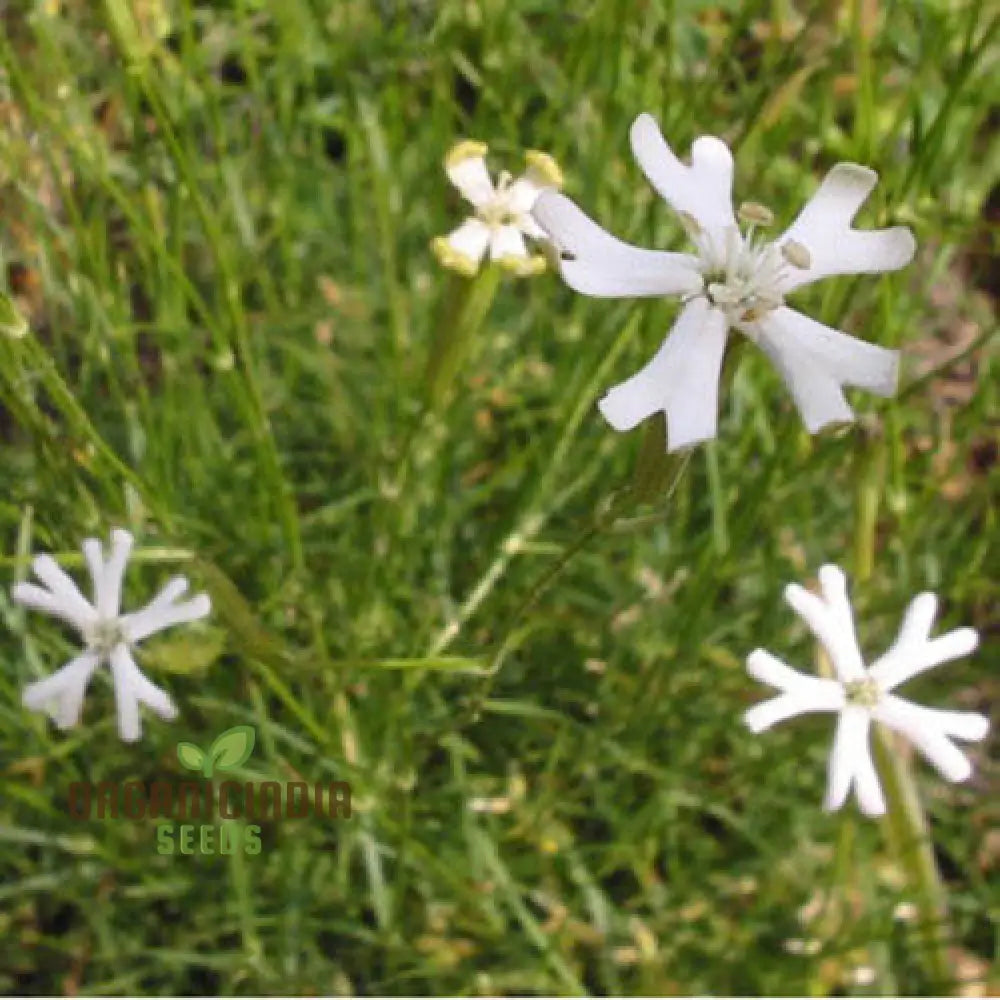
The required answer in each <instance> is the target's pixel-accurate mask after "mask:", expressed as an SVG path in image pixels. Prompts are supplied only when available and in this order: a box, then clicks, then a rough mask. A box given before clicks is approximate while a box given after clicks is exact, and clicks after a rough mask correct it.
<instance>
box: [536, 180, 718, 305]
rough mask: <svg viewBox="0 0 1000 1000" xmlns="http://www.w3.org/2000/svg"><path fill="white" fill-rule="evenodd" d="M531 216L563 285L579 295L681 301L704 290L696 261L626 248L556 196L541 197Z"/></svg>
mask: <svg viewBox="0 0 1000 1000" xmlns="http://www.w3.org/2000/svg"><path fill="white" fill-rule="evenodd" d="M532 215H533V216H534V218H535V220H536V221H537V222H538V223H539V225H540V226H541V227H542V229H543V230H544V231H545V233H546V235H547V236H548V238H549V239H550V240H551V241H552V243H553V245H554V246H555V247H556V249H557V250H558V251H559V252H560V254H561V255H562V258H563V259H562V260H561V262H560V271H561V273H562V276H563V278H564V279H565V281H566V284H568V285H569V286H570V288H572V289H574V290H575V291H578V292H580V293H581V294H583V295H592V296H595V297H597V298H627V297H633V296H638V297H642V296H654V295H655V296H659V295H685V294H694V293H696V292H699V291H700V290H701V288H702V286H703V281H702V278H701V275H700V274H699V272H698V269H697V261H696V259H695V258H694V257H692V256H690V255H689V254H680V253H664V252H660V251H656V250H644V249H642V248H641V247H637V246H633V245H632V244H631V243H626V242H624V241H623V240H620V239H618V238H617V237H616V236H612V235H611V233H609V232H607V231H605V230H604V229H602V228H601V227H600V226H599V225H598V224H597V223H596V222H594V220H593V219H591V218H590V217H589V216H588V215H587V214H586V213H585V212H583V211H582V210H581V209H580V208H579V207H578V206H577V205H576V204H575V203H574V202H573V201H571V200H570V199H569V198H567V197H566V196H565V195H562V194H559V193H558V192H557V191H546V192H544V193H543V194H542V195H541V196H540V197H539V199H538V201H537V202H535V207H534V209H533V210H532Z"/></svg>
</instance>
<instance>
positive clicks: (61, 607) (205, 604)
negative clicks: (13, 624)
mask: <svg viewBox="0 0 1000 1000" xmlns="http://www.w3.org/2000/svg"><path fill="white" fill-rule="evenodd" d="M131 549H132V536H131V535H130V534H129V533H128V532H127V531H121V530H115V531H112V532H111V552H110V554H109V556H108V558H107V559H105V558H104V555H103V553H102V551H101V543H100V542H99V541H98V540H97V539H96V538H88V539H86V541H84V543H83V555H84V558H85V560H86V562H87V568H88V569H89V570H90V576H91V579H92V580H93V584H94V600H93V603H90V602H89V601H87V599H86V598H85V597H84V596H83V594H81V593H80V590H79V588H78V587H77V585H76V584H75V583H74V582H73V580H72V579H71V578H70V576H69V575H68V574H67V573H66V572H65V571H64V570H63V569H62V568H60V566H59V564H58V563H57V562H56V561H55V559H53V558H52V556H49V555H41V556H36V557H35V559H34V561H33V562H32V564H31V565H32V569H33V570H34V571H35V576H37V577H38V579H39V580H40V581H41V582H42V583H43V584H45V586H44V587H39V586H37V585H36V584H34V583H19V584H17V586H15V587H14V590H13V597H14V600H15V601H18V602H19V603H21V604H24V605H25V606H26V607H29V608H34V609H35V610H36V611H45V612H47V613H48V614H50V615H53V616H54V617H56V618H61V619H62V620H63V621H65V622H68V623H69V624H70V625H72V626H73V628H75V629H76V630H77V631H78V632H79V633H80V636H81V638H82V639H83V644H84V646H85V647H86V648H85V649H84V650H83V652H82V653H80V655H79V656H77V657H75V658H74V659H72V660H70V662H69V663H67V664H66V665H65V666H64V667H63V668H62V669H61V670H58V671H57V672H56V673H54V674H52V675H51V676H50V677H46V678H45V679H44V680H40V681H36V682H35V683H33V684H29V685H28V686H27V687H26V688H25V689H24V694H23V697H22V700H23V702H24V705H25V706H26V707H27V708H30V709H33V710H35V711H49V713H50V714H51V716H52V718H53V719H54V720H55V722H56V725H58V726H59V728H60V729H68V728H70V727H71V726H74V725H76V723H77V722H78V721H79V719H80V712H81V710H82V708H83V699H84V695H85V694H86V690H87V684H88V683H89V682H90V678H91V676H92V675H93V673H94V671H95V670H97V668H98V667H99V666H100V665H101V663H102V662H104V661H107V663H108V664H109V665H110V667H111V679H112V682H113V684H114V689H115V705H116V707H117V711H118V732H119V735H120V736H121V738H122V739H123V740H127V741H129V742H131V741H134V740H137V739H138V738H139V736H140V734H141V725H140V722H139V704H140V702H141V703H142V704H145V705H148V706H149V707H150V708H151V709H152V710H153V711H154V712H156V714H157V715H159V716H160V717H161V718H164V719H173V718H175V717H176V715H177V709H176V708H175V707H174V703H173V702H172V701H171V700H170V695H168V694H167V692H166V691H164V690H162V689H161V688H158V687H157V686H156V685H155V684H153V683H152V682H151V681H150V680H149V679H148V678H147V677H146V676H145V675H144V674H143V673H142V671H141V670H139V667H138V666H137V665H136V662H135V660H134V659H133V658H132V649H131V647H132V646H133V645H134V644H136V643H138V642H141V641H142V640H143V639H146V638H148V637H149V636H151V635H153V634H154V633H156V632H159V631H161V630H163V629H165V628H169V627H170V626H171V625H177V624H180V623H181V622H189V621H194V620H195V619H198V618H203V617H204V616H205V615H207V614H208V613H209V611H210V610H211V604H210V602H209V599H208V596H207V595H206V594H199V595H198V596H197V597H194V598H192V599H191V600H187V601H178V598H179V597H180V596H181V595H182V594H183V593H184V592H185V591H186V590H187V587H188V582H187V580H185V579H184V577H180V576H178V577H175V578H174V579H172V580H171V581H170V582H169V583H167V585H166V586H165V587H164V588H163V590H161V591H160V593H159V594H157V595H156V597H154V598H153V600H152V601H150V602H149V604H147V605H146V606H145V607H144V608H141V609H140V610H138V611H133V612H131V613H129V614H122V613H121V600H122V583H123V580H124V577H125V566H126V563H127V562H128V557H129V552H130V551H131Z"/></svg>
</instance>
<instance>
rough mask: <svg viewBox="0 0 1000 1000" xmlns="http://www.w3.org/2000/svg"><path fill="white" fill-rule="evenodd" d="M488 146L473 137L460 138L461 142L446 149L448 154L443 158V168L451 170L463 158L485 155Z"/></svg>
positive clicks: (471, 158) (468, 158)
mask: <svg viewBox="0 0 1000 1000" xmlns="http://www.w3.org/2000/svg"><path fill="white" fill-rule="evenodd" d="M489 148H490V147H489V146H487V145H486V143H485V142H477V141H476V140H475V139H462V141H461V142H456V143H455V145H454V146H452V147H451V149H449V150H448V155H447V156H446V157H445V158H444V168H445V170H451V169H452V167H457V166H458V165H459V164H460V163H462V162H463V161H464V160H474V159H476V158H477V157H480V156H485V155H486V151H487V150H488V149H489Z"/></svg>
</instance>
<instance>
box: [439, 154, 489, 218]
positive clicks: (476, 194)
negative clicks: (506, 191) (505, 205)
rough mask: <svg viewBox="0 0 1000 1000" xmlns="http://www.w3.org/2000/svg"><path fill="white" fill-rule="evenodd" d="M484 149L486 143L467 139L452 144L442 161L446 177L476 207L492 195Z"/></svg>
mask: <svg viewBox="0 0 1000 1000" xmlns="http://www.w3.org/2000/svg"><path fill="white" fill-rule="evenodd" d="M486 151H487V146H486V143H483V142H475V141H473V140H471V139H467V140H464V141H463V142H459V143H457V144H456V145H455V146H453V147H452V149H451V150H450V151H449V153H448V155H447V156H446V157H445V161H444V169H445V173H447V175H448V179H449V180H450V181H451V182H452V184H454V185H455V187H456V188H457V189H458V190H459V192H460V193H461V194H462V197H464V198H465V199H466V200H467V201H468V202H470V203H471V204H472V205H474V206H475V207H476V208H478V207H479V206H480V205H483V204H485V203H486V202H487V201H489V199H490V198H491V197H492V196H493V181H492V180H491V179H490V172H489V170H488V169H487V167H486V160H485V156H486Z"/></svg>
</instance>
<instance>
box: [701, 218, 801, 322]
mask: <svg viewBox="0 0 1000 1000" xmlns="http://www.w3.org/2000/svg"><path fill="white" fill-rule="evenodd" d="M738 216H739V219H740V221H741V222H743V223H745V224H746V227H747V229H746V233H745V234H744V233H742V232H740V230H739V229H738V228H737V227H736V226H731V227H729V228H727V229H726V230H724V231H723V232H722V233H718V232H716V233H709V232H707V231H706V230H704V229H703V228H702V227H701V225H700V224H699V223H698V222H697V220H695V219H694V218H693V217H692V216H690V215H688V214H687V213H684V212H682V213H681V222H682V224H683V225H684V228H685V230H686V231H687V233H688V235H689V236H690V237H691V240H692V241H693V242H694V244H695V246H696V247H697V248H698V257H699V267H700V270H701V273H702V277H703V279H704V282H705V294H706V295H707V296H708V299H709V301H710V302H711V303H712V305H713V306H715V307H716V308H718V309H721V310H722V311H723V312H724V313H725V314H726V316H727V317H728V319H729V321H730V322H731V323H753V322H756V321H757V320H759V319H760V318H761V317H762V316H764V315H766V314H767V313H768V312H770V311H771V310H772V309H777V308H778V307H779V306H781V305H784V302H785V297H784V293H783V292H782V287H783V283H784V279H785V278H786V277H787V275H788V269H789V267H793V268H798V269H800V270H804V269H806V268H808V267H809V265H810V263H811V261H810V257H809V251H808V250H807V249H806V248H805V247H804V246H802V244H801V243H796V242H795V240H786V241H785V242H784V243H782V244H781V245H779V244H777V243H774V242H768V241H767V240H762V239H760V238H759V237H758V235H757V229H758V228H763V227H767V226H769V225H770V224H771V223H772V222H773V221H774V216H773V215H772V214H771V212H770V210H769V209H767V208H765V207H764V206H763V205H758V204H756V203H755V202H744V204H742V205H741V206H740V209H739V212H738Z"/></svg>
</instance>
